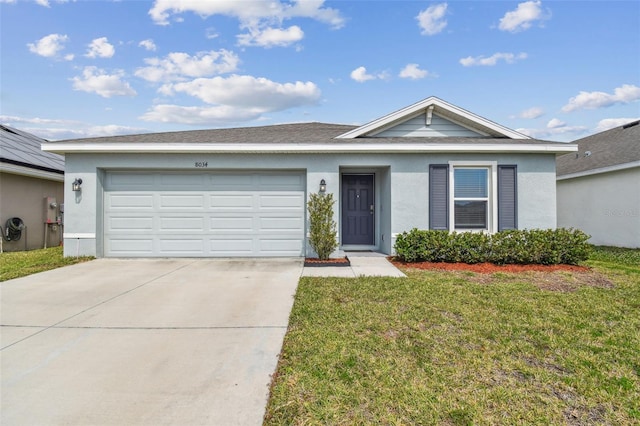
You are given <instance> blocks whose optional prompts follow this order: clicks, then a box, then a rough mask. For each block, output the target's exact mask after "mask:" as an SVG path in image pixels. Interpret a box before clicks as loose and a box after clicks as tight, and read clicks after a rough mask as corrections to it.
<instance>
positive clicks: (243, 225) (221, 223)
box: [210, 216, 254, 232]
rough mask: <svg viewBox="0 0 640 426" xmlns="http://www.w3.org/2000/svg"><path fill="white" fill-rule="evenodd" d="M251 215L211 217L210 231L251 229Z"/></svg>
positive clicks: (252, 220)
mask: <svg viewBox="0 0 640 426" xmlns="http://www.w3.org/2000/svg"><path fill="white" fill-rule="evenodd" d="M253 222H254V219H253V217H218V216H216V217H212V218H211V220H210V229H211V230H212V231H224V232H237V231H240V232H242V231H249V232H251V231H253V227H254V225H253Z"/></svg>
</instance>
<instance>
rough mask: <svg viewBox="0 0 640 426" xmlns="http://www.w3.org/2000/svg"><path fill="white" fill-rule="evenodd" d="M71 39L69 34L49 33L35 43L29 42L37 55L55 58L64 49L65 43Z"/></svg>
mask: <svg viewBox="0 0 640 426" xmlns="http://www.w3.org/2000/svg"><path fill="white" fill-rule="evenodd" d="M67 41H69V37H68V36H67V35H62V34H49V35H48V36H44V37H42V38H41V39H40V40H38V41H36V42H35V43H27V46H28V47H29V50H30V51H31V52H32V53H35V54H36V55H40V56H44V57H45V58H53V57H55V56H56V55H57V54H58V52H60V51H61V50H63V49H64V43H66V42H67Z"/></svg>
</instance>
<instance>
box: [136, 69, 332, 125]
mask: <svg viewBox="0 0 640 426" xmlns="http://www.w3.org/2000/svg"><path fill="white" fill-rule="evenodd" d="M159 91H160V92H161V93H163V94H164V95H168V96H169V95H174V94H176V93H184V94H187V95H189V96H193V97H195V98H197V99H200V100H201V101H203V102H205V103H206V104H208V105H205V106H181V105H170V104H162V105H156V106H154V107H153V108H152V109H151V110H150V111H148V112H147V113H145V114H144V115H143V116H141V117H140V119H142V120H146V121H159V122H174V123H185V124H220V123H235V122H242V121H249V120H255V119H259V118H260V117H261V116H262V115H263V114H265V113H268V112H274V111H282V110H286V109H289V108H295V107H300V106H305V105H315V104H317V103H318V101H319V100H320V90H319V89H318V87H317V86H316V85H315V84H314V83H311V82H306V83H305V82H300V81H296V82H295V83H277V82H274V81H271V80H268V79H266V78H256V77H253V76H247V75H232V76H229V77H226V78H225V77H214V78H198V79H195V80H193V81H189V82H183V83H175V84H172V83H169V84H165V85H163V86H162V87H161V88H160V90H159Z"/></svg>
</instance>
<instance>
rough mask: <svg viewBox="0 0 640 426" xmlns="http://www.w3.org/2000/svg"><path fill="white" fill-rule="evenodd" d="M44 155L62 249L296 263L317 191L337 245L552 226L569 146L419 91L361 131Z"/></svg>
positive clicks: (177, 137) (73, 147)
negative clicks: (324, 199)
mask: <svg viewBox="0 0 640 426" xmlns="http://www.w3.org/2000/svg"><path fill="white" fill-rule="evenodd" d="M43 149H44V150H45V151H49V152H55V153H60V154H64V155H65V156H66V175H65V179H66V182H65V199H66V200H67V203H66V211H65V215H66V228H65V234H64V245H65V254H66V255H77V254H80V255H94V256H98V257H180V256H182V257H209V256H210V257H234V256H235V257H261V256H300V257H302V256H312V255H314V253H313V252H312V250H311V249H310V247H309V245H308V241H307V230H308V219H307V211H306V201H307V199H308V196H309V194H311V193H317V192H319V191H321V190H326V192H328V193H333V194H334V196H335V198H336V200H337V203H336V205H335V220H336V222H337V224H338V240H339V244H340V250H345V251H348V250H375V251H379V252H382V253H388V254H390V253H392V250H393V244H394V239H395V237H396V236H397V235H398V234H399V233H402V232H404V231H408V230H410V229H412V228H414V227H415V228H421V229H428V228H432V229H448V230H451V231H453V230H484V231H487V232H496V231H499V230H501V229H512V228H555V227H556V171H555V159H556V155H557V154H563V153H568V152H574V151H576V149H577V147H576V146H575V145H571V144H565V143H557V142H549V141H540V140H535V139H531V138H529V137H527V136H525V135H523V134H520V133H518V132H516V131H514V130H511V129H508V128H506V127H504V126H502V125H499V124H497V123H495V122H493V121H490V120H488V119H485V118H483V117H480V116H478V115H476V114H473V113H472V112H469V111H467V110H464V109H462V108H460V107H458V106H455V105H452V104H450V103H447V102H445V101H443V100H441V99H439V98H436V97H430V98H427V99H424V100H422V101H420V102H417V103H415V104H413V105H410V106H408V107H406V108H403V109H401V110H398V111H395V112H392V113H390V114H388V115H385V116H384V117H381V118H379V119H377V120H374V121H372V122H370V123H368V124H365V125H363V126H359V127H356V126H347V125H340V124H324V123H304V124H283V125H273V126H263V127H247V128H234V129H216V130H196V131H185V132H173V133H157V134H141V135H131V136H115V137H106V138H93V139H79V140H66V141H59V142H51V143H45V144H43ZM80 180H81V181H82V182H81V183H80ZM74 189H75V190H74Z"/></svg>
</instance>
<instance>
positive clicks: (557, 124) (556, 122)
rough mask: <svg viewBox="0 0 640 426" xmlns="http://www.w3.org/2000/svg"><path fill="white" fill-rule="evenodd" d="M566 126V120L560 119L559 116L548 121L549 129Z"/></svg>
mask: <svg viewBox="0 0 640 426" xmlns="http://www.w3.org/2000/svg"><path fill="white" fill-rule="evenodd" d="M566 126H567V123H565V122H564V121H561V120H558V119H557V118H552V119H551V120H549V122H548V123H547V128H549V129H559V128H561V127H566Z"/></svg>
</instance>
